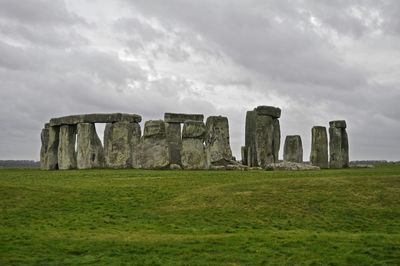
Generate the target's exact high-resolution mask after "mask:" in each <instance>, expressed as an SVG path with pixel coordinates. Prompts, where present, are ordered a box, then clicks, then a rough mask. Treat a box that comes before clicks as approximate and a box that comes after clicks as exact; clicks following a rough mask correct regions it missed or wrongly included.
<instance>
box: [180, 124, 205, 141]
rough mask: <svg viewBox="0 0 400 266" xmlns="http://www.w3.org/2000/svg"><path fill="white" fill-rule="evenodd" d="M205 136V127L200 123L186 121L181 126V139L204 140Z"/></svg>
mask: <svg viewBox="0 0 400 266" xmlns="http://www.w3.org/2000/svg"><path fill="white" fill-rule="evenodd" d="M205 136H206V126H205V125H204V123H203V122H200V121H190V120H189V121H186V122H185V123H184V124H183V130H182V138H183V139H185V138H198V139H204V138H205Z"/></svg>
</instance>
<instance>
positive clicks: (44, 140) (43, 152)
mask: <svg viewBox="0 0 400 266" xmlns="http://www.w3.org/2000/svg"><path fill="white" fill-rule="evenodd" d="M40 141H41V144H42V146H41V147H40V168H41V169H43V170H45V169H47V149H48V146H49V127H47V128H46V126H45V128H43V129H42V132H41V133H40Z"/></svg>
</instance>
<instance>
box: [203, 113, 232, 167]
mask: <svg viewBox="0 0 400 266" xmlns="http://www.w3.org/2000/svg"><path fill="white" fill-rule="evenodd" d="M206 132H207V133H206V140H205V144H206V153H207V158H208V161H209V162H210V163H211V164H214V163H216V162H218V161H220V160H223V159H225V160H232V150H231V146H230V142H229V122H228V118H227V117H223V116H210V117H208V118H207V121H206Z"/></svg>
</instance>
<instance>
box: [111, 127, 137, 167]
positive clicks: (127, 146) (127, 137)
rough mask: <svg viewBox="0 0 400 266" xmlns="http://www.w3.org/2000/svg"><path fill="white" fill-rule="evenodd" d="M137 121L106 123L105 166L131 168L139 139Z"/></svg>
mask: <svg viewBox="0 0 400 266" xmlns="http://www.w3.org/2000/svg"><path fill="white" fill-rule="evenodd" d="M140 134H141V133H140V125H139V124H138V123H127V122H116V123H112V124H111V123H108V124H107V125H106V128H105V130H104V154H105V162H106V166H107V167H110V168H131V167H132V166H133V162H134V155H133V153H134V152H137V149H138V144H139V140H140Z"/></svg>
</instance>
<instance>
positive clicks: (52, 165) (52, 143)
mask: <svg viewBox="0 0 400 266" xmlns="http://www.w3.org/2000/svg"><path fill="white" fill-rule="evenodd" d="M59 137H60V127H57V126H55V127H49V144H48V146H47V165H46V166H45V169H47V170H57V169H58V144H59Z"/></svg>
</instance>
